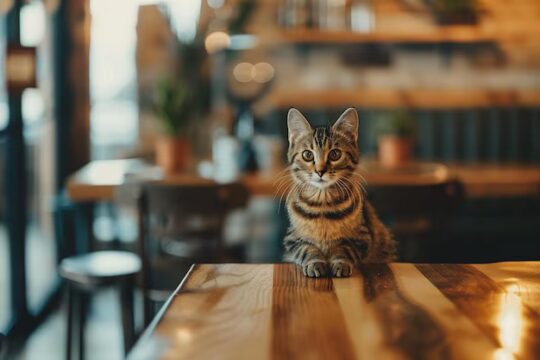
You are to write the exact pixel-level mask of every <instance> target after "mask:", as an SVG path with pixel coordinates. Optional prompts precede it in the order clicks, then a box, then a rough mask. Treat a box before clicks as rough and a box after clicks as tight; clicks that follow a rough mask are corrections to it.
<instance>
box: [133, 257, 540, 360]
mask: <svg viewBox="0 0 540 360" xmlns="http://www.w3.org/2000/svg"><path fill="white" fill-rule="evenodd" d="M129 358H130V359H149V358H151V359H209V358H212V359H213V358H220V359H266V358H273V359H288V358H302V359H303V358H309V359H318V358H322V359H360V358H363V359H451V358H455V359H507V358H508V359H510V358H512V359H513V358H518V359H533V358H535V359H538V358H540V262H508V263H494V264H482V265H460V264H454V265H448V264H415V265H414V264H405V263H395V264H390V265H385V264H376V265H367V266H364V267H362V268H361V269H360V270H359V271H358V272H357V273H356V274H354V276H353V277H351V278H346V279H329V278H324V279H310V278H306V277H304V276H303V275H302V273H301V271H299V269H298V268H297V267H296V266H294V265H291V264H276V265H272V264H265V265H252V264H242V265H238V264H214V265H194V266H193V267H192V268H191V270H190V272H189V273H188V275H187V276H186V278H185V279H184V280H183V281H182V283H181V284H180V286H179V288H178V289H177V290H176V291H175V292H174V293H173V295H172V296H171V298H170V299H169V301H168V302H167V303H166V304H165V306H164V307H163V308H162V310H161V312H160V314H158V316H157V317H156V318H155V319H154V321H153V323H152V324H151V326H150V327H149V328H148V329H147V330H146V332H145V333H144V334H143V335H142V337H141V338H140V340H139V341H138V343H137V344H136V345H135V347H134V349H133V351H132V352H131V354H130V356H129Z"/></svg>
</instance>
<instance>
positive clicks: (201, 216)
mask: <svg viewBox="0 0 540 360" xmlns="http://www.w3.org/2000/svg"><path fill="white" fill-rule="evenodd" d="M248 195H249V194H248V191H247V190H246V189H245V188H244V186H242V185H240V184H227V185H220V184H204V185H182V186H176V185H167V184H158V183H156V184H148V185H146V186H143V187H142V190H141V193H140V196H139V201H138V209H139V240H138V252H139V255H140V257H141V260H142V272H141V277H140V282H141V287H142V291H143V298H144V323H145V324H149V322H150V320H151V318H152V315H153V311H152V304H153V303H155V302H159V301H164V300H165V299H166V297H167V296H169V295H170V292H171V291H172V290H174V289H175V288H176V287H177V286H178V283H179V281H180V280H181V279H182V277H183V275H184V274H185V273H186V272H187V270H188V269H189V267H190V266H191V264H193V263H212V262H224V261H229V262H230V261H240V260H241V259H240V258H239V257H238V256H237V257H234V256H231V251H230V249H228V248H226V247H225V246H224V244H223V236H222V235H223V234H222V233H223V223H224V220H225V216H226V215H227V213H228V212H229V211H230V210H232V209H235V208H239V207H244V206H245V205H246V204H247V200H248Z"/></svg>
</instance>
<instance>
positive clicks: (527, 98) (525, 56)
mask: <svg viewBox="0 0 540 360" xmlns="http://www.w3.org/2000/svg"><path fill="white" fill-rule="evenodd" d="M0 13H1V16H0V51H1V52H2V56H0V62H1V64H0V166H1V170H0V171H1V174H2V176H0V193H1V194H2V195H1V196H0V333H4V334H6V335H7V339H8V341H9V353H10V355H12V356H13V357H15V358H23V359H34V358H39V359H44V358H51V359H57V358H59V357H61V356H64V351H65V345H66V342H67V332H66V321H67V320H66V311H65V306H61V305H65V304H66V301H64V300H62V292H61V289H63V288H65V286H66V282H67V283H69V282H70V281H72V279H71V280H70V278H69V276H68V275H66V272H65V271H64V272H62V269H63V268H62V265H61V261H62V260H64V259H67V258H71V257H73V256H76V255H79V256H80V255H81V254H91V253H93V252H95V251H98V250H116V251H123V252H128V253H130V254H133V255H136V256H137V257H138V258H139V259H140V260H142V268H141V270H140V273H141V274H146V275H147V276H146V275H145V276H141V277H142V278H143V280H140V279H139V278H138V280H137V281H136V282H135V289H136V298H135V311H134V313H135V328H136V329H139V330H138V331H140V329H142V328H143V326H144V324H146V323H147V316H151V314H153V312H154V311H155V310H156V309H158V308H159V305H160V304H161V303H162V301H163V300H164V299H166V298H167V295H168V294H170V292H171V291H172V290H174V288H176V285H177V284H178V283H179V282H180V280H181V279H182V277H183V274H185V271H187V269H188V268H189V265H190V264H191V263H194V262H279V261H281V253H282V248H281V240H282V237H283V234H284V233H285V230H286V228H287V226H288V220H287V216H286V211H285V210H284V208H283V198H284V196H286V190H287V188H288V181H287V178H286V177H285V176H284V175H285V172H284V169H285V166H286V164H285V152H286V147H287V143H286V139H287V137H286V113H287V111H288V109H289V108H290V107H296V108H298V109H299V110H301V111H302V112H303V113H304V114H305V115H306V117H307V118H308V119H309V120H310V121H311V122H312V124H314V125H324V124H331V123H332V122H333V121H335V120H336V119H337V118H338V116H339V115H340V114H341V112H342V111H343V110H345V109H346V108H348V107H355V108H356V109H357V110H358V112H359V115H360V134H359V146H360V149H361V153H362V157H363V160H362V163H361V167H360V171H361V172H362V174H363V175H364V177H365V178H366V180H367V185H368V192H369V196H370V199H371V201H372V202H373V203H374V204H375V206H376V207H377V208H378V210H379V212H380V214H381V217H382V218H383V220H384V222H385V223H386V224H387V225H388V226H389V227H391V228H392V230H393V231H394V233H395V235H396V238H397V239H398V240H399V241H400V249H399V258H400V261H406V262H461V263H465V262H492V261H504V260H538V259H539V258H540V245H539V241H540V42H539V41H538V38H539V36H540V3H539V2H537V1H535V0H506V1H504V0H313V1H310V0H190V1H184V0H163V1H153V0H115V1H106V0H80V1H69V0H26V1H22V0H12V1H2V2H0ZM179 204H180V205H179ZM137 244H139V245H140V244H147V246H146V248H145V249H146V250H144V251H141V247H140V246H137ZM146 260H148V261H146ZM150 260H151V261H150ZM154 260H155V261H154ZM111 261H112V262H113V263H115V260H111ZM118 261H119V262H120V260H118ZM59 264H60V265H59ZM155 264H157V265H156V266H154V265H155ZM59 266H60V267H59ZM105 266H107V264H106V265H105ZM59 269H60V273H61V275H62V276H59V272H58V270H59ZM139 275H140V274H139ZM156 279H158V280H156ZM92 284H93V283H92ZM92 286H93V285H92ZM149 289H157V290H160V291H161V292H160V293H159V296H156V297H154V298H153V299H152V304H153V305H152V306H151V307H150V308H151V310H149V311H148V312H144V315H143V311H142V310H140V308H141V307H142V304H145V306H144V307H145V309H148V308H147V306H146V304H147V303H146V301H145V300H144V299H146V298H147V295H148V294H149V293H150V292H149ZM148 297H149V296H148ZM120 304H121V303H119V302H118V299H117V296H116V293H115V290H114V289H105V290H103V291H99V292H97V291H96V296H93V297H92V300H91V301H90V303H89V305H88V304H87V305H88V306H87V309H86V310H85V313H87V314H88V319H87V320H88V321H87V324H86V327H85V329H86V330H85V335H84V337H85V339H86V344H87V345H86V353H87V355H88V357H89V358H96V359H105V358H106V359H114V358H122V356H123V351H124V347H125V346H124V342H123V340H122V339H123V336H124V337H125V336H126V335H125V334H126V328H125V327H124V328H122V326H121V319H120V315H119V313H120ZM149 314H150V315H149ZM135 333H137V331H135ZM1 347H2V344H1V339H0V353H1ZM44 354H49V357H46V356H45V357H44ZM0 357H1V355H0Z"/></svg>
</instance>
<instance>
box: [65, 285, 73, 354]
mask: <svg viewBox="0 0 540 360" xmlns="http://www.w3.org/2000/svg"><path fill="white" fill-rule="evenodd" d="M65 292H66V301H67V314H66V315H67V333H66V360H70V359H71V352H72V349H73V320H74V319H73V315H74V314H73V313H74V306H73V300H74V299H73V289H72V288H71V286H70V285H69V284H67V285H66V289H65Z"/></svg>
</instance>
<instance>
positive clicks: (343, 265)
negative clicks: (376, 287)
mask: <svg viewBox="0 0 540 360" xmlns="http://www.w3.org/2000/svg"><path fill="white" fill-rule="evenodd" d="M366 252H367V243H366V242H365V241H363V240H360V239H344V240H341V241H340V242H339V243H338V244H337V245H336V246H334V247H333V248H332V249H331V250H330V255H329V258H330V261H329V263H330V271H331V272H332V276H334V277H349V276H351V275H352V272H353V269H354V268H355V267H356V266H358V265H359V264H360V263H361V262H362V259H363V258H365V256H366Z"/></svg>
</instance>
